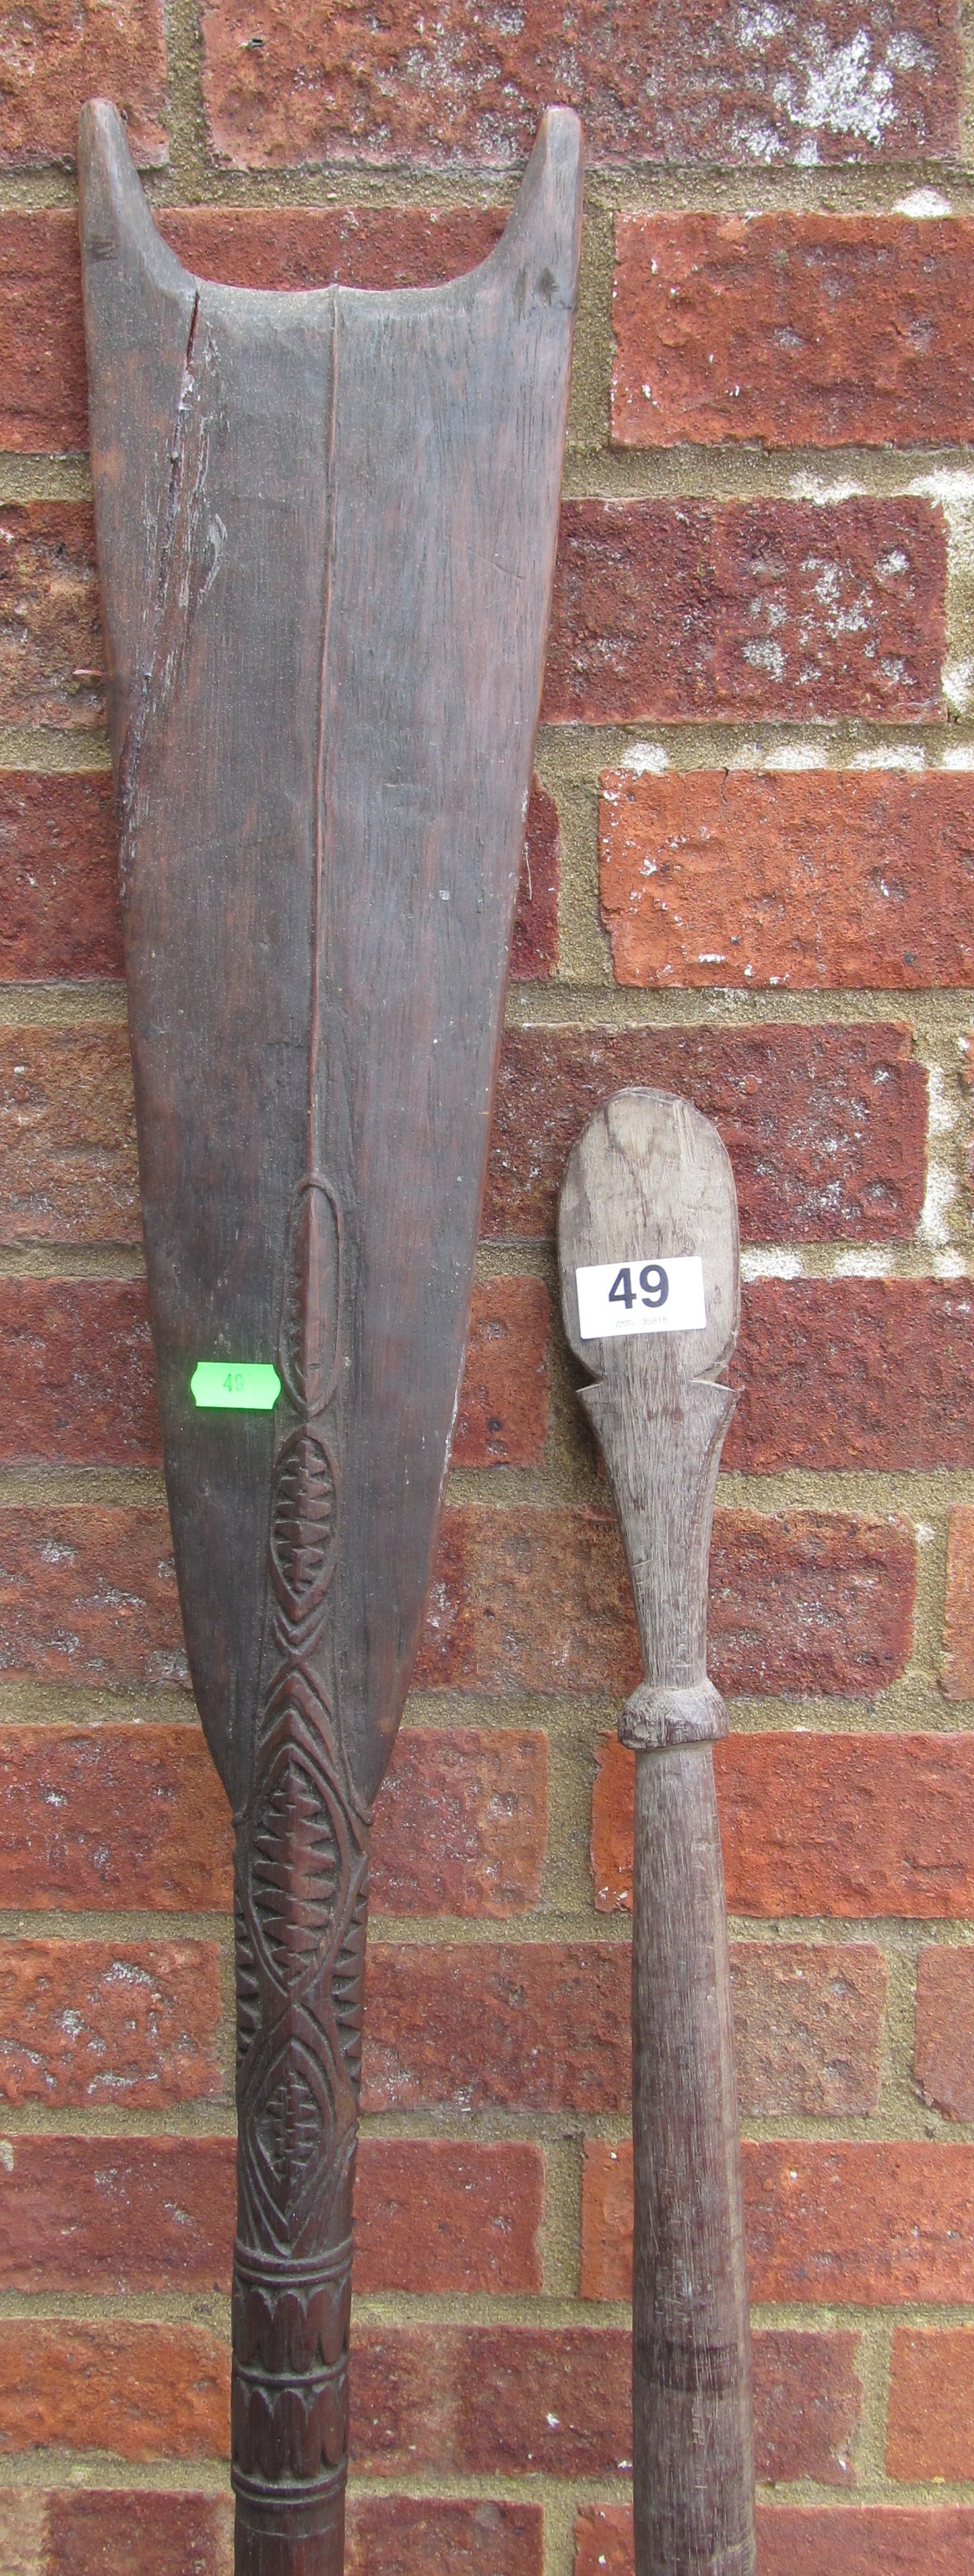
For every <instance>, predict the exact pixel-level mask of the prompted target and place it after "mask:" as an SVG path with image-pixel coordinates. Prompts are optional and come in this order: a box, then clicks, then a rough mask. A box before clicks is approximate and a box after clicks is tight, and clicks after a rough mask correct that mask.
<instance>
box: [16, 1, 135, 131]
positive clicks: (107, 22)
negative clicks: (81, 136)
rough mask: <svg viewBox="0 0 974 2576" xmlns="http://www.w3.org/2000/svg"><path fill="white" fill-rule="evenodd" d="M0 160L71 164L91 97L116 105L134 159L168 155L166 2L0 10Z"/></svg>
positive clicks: (46, 5) (66, 4) (44, 4)
mask: <svg viewBox="0 0 974 2576" xmlns="http://www.w3.org/2000/svg"><path fill="white" fill-rule="evenodd" d="M0 54H2V60H3V75H4V77H3V90H2V92H0V164H6V165H7V166H8V167H9V166H10V165H11V164H12V165H13V166H14V168H17V167H20V166H23V165H24V164H29V163H31V162H44V161H73V159H74V153H75V139H76V135H77V128H78V109H79V107H82V106H83V105H84V102H85V100H86V99H88V98H94V97H102V98H112V99H114V101H115V104H116V106H117V107H120V108H121V111H122V114H123V116H124V118H125V121H126V125H127V127H128V138H129V144H130V147H131V149H132V151H133V152H134V154H135V158H136V160H137V161H138V163H139V164H140V166H141V167H142V168H143V169H145V168H146V167H147V166H148V164H150V163H152V162H157V161H164V160H165V159H166V157H167V156H166V137H165V124H164V119H165V110H166V38H165V18H164V13H163V8H162V0H147V5H146V0H114V5H113V7H112V8H111V9H103V8H98V7H97V6H96V5H95V0H82V5H81V6H80V7H79V6H75V5H72V0H42V4H41V5H40V6H37V5H36V0H35V5H34V6H32V7H31V9H30V11H29V12H28V11H26V10H22V9H18V8H16V7H15V6H11V5H9V0H8V5H7V6H6V7H5V9H4V12H3V16H2V17H0Z"/></svg>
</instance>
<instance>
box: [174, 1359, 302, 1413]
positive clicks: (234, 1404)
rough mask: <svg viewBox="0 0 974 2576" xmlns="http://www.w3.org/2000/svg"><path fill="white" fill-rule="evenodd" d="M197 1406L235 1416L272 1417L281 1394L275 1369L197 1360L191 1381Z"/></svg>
mask: <svg viewBox="0 0 974 2576" xmlns="http://www.w3.org/2000/svg"><path fill="white" fill-rule="evenodd" d="M189 1383H190V1390H191V1393H192V1395H193V1398H194V1401H195V1403H197V1404H207V1405H219V1406H220V1407H221V1408H222V1409H223V1411H225V1412H226V1411H233V1412H236V1413H273V1410H274V1406H275V1404H276V1403H277V1399H278V1396H279V1395H280V1392H281V1381H280V1378H279V1377H278V1374H277V1370H276V1368H271V1367H270V1365H269V1363H268V1362H267V1361H265V1360H245V1361H242V1362H241V1361H240V1360H197V1363H196V1367H195V1369H194V1371H193V1375H192V1377H191V1378H190V1382H189Z"/></svg>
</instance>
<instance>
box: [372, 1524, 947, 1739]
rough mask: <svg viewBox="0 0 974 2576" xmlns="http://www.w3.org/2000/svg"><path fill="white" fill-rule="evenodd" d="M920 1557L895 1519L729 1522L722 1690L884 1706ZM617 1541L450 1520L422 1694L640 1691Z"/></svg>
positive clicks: (721, 1621)
mask: <svg viewBox="0 0 974 2576" xmlns="http://www.w3.org/2000/svg"><path fill="white" fill-rule="evenodd" d="M914 1583H915V1551H914V1541H913V1536H912V1533H911V1532H910V1531H909V1530H908V1529H907V1528H906V1526H905V1525H904V1523H902V1522H897V1521H893V1520H887V1521H867V1520H864V1519H857V1518H854V1517H852V1516H851V1515H849V1516H844V1515H840V1514H839V1513H824V1512H821V1513H819V1512H792V1513H790V1514H789V1515H788V1517H787V1518H780V1519H779V1518H775V1517H773V1516H772V1515H771V1514H770V1513H762V1512H719V1513H718V1514H717V1515H716V1519H715V1524H714V1543H713V1548H712V1551H711V1558H710V1645H711V1653H710V1664H711V1670H712V1672H713V1675H714V1679H715V1680H716V1681H717V1682H718V1683H719V1686H720V1688H721V1689H722V1690H726V1691H730V1692H732V1693H739V1692H742V1691H759V1692H765V1693H773V1692H777V1691H782V1690H784V1691H803V1692H807V1691H824V1692H828V1693H832V1692H838V1693H842V1694H844V1695H846V1696H855V1695H858V1694H860V1693H868V1694H873V1693H875V1692H876V1691H878V1690H882V1689H883V1688H885V1687H886V1685H887V1684H888V1683H889V1682H891V1681H893V1680H894V1679H895V1678H896V1676H897V1675H898V1674H899V1673H900V1672H902V1671H903V1669H904V1666H905V1664H906V1662H907V1660H908V1657H909V1653H910V1643H911V1630H912V1613H913V1591H914ZM640 1671H641V1666H640V1658H639V1648H638V1641H637V1637H636V1625H635V1618H634V1614H633V1608H632V1595H631V1591H630V1587H629V1577H628V1574H627V1571H626V1564H625V1558H624V1555H623V1551H622V1542H621V1539H620V1537H619V1532H618V1527H617V1524H616V1521H615V1519H614V1518H613V1517H612V1516H611V1515H610V1514H609V1513H608V1512H601V1511H591V1510H585V1509H579V1508H576V1507H574V1506H558V1507H556V1508H553V1509H539V1508H535V1507H531V1506H528V1507H525V1508H524V1509H522V1510H493V1509H489V1508H486V1507H485V1508H479V1507H477V1506H457V1507H455V1508H453V1509H452V1510H449V1511H447V1512H445V1513H444V1516H443V1522H442V1525H441V1530H440V1541H439V1549H438V1553H437V1558H436V1562H435V1565H434V1569H433V1582H432V1587H431V1591H430V1598H429V1604H428V1608H427V1620H426V1630H425V1635H424V1638H423V1641H422V1644H421V1646H420V1652H419V1658H418V1661H417V1666H416V1675H415V1678H416V1681H417V1683H418V1684H420V1685H422V1684H425V1685H426V1686H427V1687H428V1688H440V1689H453V1690H476V1691H490V1692H494V1691H499V1692H508V1691H525V1690H527V1691H538V1692H545V1693H549V1692H559V1691H569V1692H577V1691H596V1692H598V1693H599V1694H600V1695H604V1694H605V1693H606V1692H616V1693H618V1694H619V1696H620V1697H621V1696H624V1695H625V1694H627V1693H628V1692H629V1691H631V1690H633V1689H634V1688H635V1685H636V1683H637V1681H638V1680H639V1678H640Z"/></svg>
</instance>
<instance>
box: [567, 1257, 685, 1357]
mask: <svg viewBox="0 0 974 2576" xmlns="http://www.w3.org/2000/svg"><path fill="white" fill-rule="evenodd" d="M575 1284H576V1287H577V1289H578V1329H579V1334H580V1337H581V1340H582V1341H583V1342H605V1341H609V1340H610V1339H611V1337H612V1335H613V1334H614V1333H702V1332H703V1330H704V1327H705V1325H706V1321H707V1308H706V1304H705V1302H704V1293H703V1262H702V1261H701V1259H700V1255H699V1253H696V1252H694V1253H683V1252H680V1253H675V1254H674V1255H673V1257H672V1259H671V1258H670V1257H669V1256H668V1255H665V1254H664V1255H663V1256H662V1257H661V1258H659V1259H658V1260H654V1261H642V1260H640V1259H639V1257H638V1255H637V1257H636V1258H635V1259H634V1260H632V1261H599V1262H596V1263H595V1265H594V1267H593V1268H591V1269H588V1270H576V1272H575Z"/></svg>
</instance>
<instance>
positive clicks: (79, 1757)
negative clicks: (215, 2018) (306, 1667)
mask: <svg viewBox="0 0 974 2576" xmlns="http://www.w3.org/2000/svg"><path fill="white" fill-rule="evenodd" d="M231 1850H232V1836H231V1827H230V1815H229V1810H228V1807H227V1803H226V1798H225V1796H224V1792H223V1790H222V1788H221V1786H220V1782H219V1780H218V1778H217V1774H216V1771H215V1768H214V1765H213V1763H212V1761H211V1759H210V1755H209V1753H208V1752H207V1749H206V1745H205V1744H204V1741H203V1737H202V1735H201V1734H200V1733H199V1732H198V1730H197V1729H196V1728H195V1727H193V1726H179V1725H176V1726H51V1727H43V1728H41V1727H37V1726H26V1727H18V1726H10V1727H5V1728H3V1730H2V1731H0V1891H2V1902H3V1904H4V1905H5V1906H10V1907H21V1906H22V1907H25V1908H28V1909H30V1908H34V1907H40V1908H41V1909H42V1910H46V1909H48V1908H50V1907H54V1906H57V1907H59V1908H62V1909H65V1910H67V1911H69V1912H71V1911H77V1910H80V1911H82V1912H84V1911H87V1910H89V1909H94V1908H100V1907H103V1906H111V1907H118V1906H123V1907H140V1908H141V1907H150V1906H151V1907H153V1908H155V1909H156V1910H157V1911H159V1912H161V1913H172V1912H176V1913H180V1912H183V1911H184V1910H190V1909H200V1910H204V1909H207V1910H208V1909H210V1908H214V1907H219V1908H220V1909H221V1910H224V1911H225V1910H226V1909H227V1908H228V1907H229V1905H230V1902H231V1890H232V1881H231Z"/></svg>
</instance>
